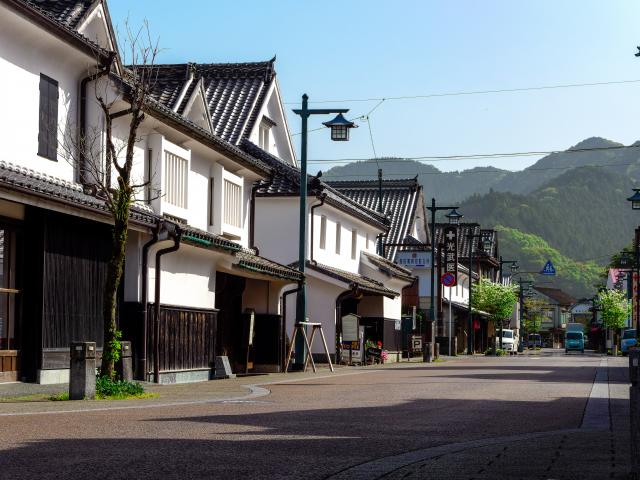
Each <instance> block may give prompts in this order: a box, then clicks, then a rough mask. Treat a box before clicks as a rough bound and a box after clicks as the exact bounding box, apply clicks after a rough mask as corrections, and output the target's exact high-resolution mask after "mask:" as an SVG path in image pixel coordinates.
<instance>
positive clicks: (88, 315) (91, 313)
mask: <svg viewBox="0 0 640 480" xmlns="http://www.w3.org/2000/svg"><path fill="white" fill-rule="evenodd" d="M110 250H111V229H110V227H109V226H108V225H104V224H100V223H96V222H88V221H86V220H82V219H79V218H76V217H71V216H58V215H53V214H50V215H48V216H47V221H46V222H45V236H44V267H43V269H44V272H43V276H44V286H43V305H42V306H43V314H42V321H43V330H42V334H43V335H42V346H43V348H45V349H47V348H64V349H68V348H69V345H70V343H71V342H72V341H93V342H96V343H97V346H98V347H99V348H101V347H102V304H103V300H104V286H105V282H106V276H107V264H108V262H109V255H110Z"/></svg>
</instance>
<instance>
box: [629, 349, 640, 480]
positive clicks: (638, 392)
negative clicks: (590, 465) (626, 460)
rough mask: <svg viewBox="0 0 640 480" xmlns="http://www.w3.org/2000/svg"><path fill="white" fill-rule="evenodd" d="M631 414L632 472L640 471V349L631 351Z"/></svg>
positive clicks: (635, 473)
mask: <svg viewBox="0 0 640 480" xmlns="http://www.w3.org/2000/svg"><path fill="white" fill-rule="evenodd" d="M629 381H630V383H631V386H630V387H629V416H630V423H631V425H630V427H631V472H632V476H631V478H633V479H638V474H639V473H640V350H630V351H629Z"/></svg>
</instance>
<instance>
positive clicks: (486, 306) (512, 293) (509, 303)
mask: <svg viewBox="0 0 640 480" xmlns="http://www.w3.org/2000/svg"><path fill="white" fill-rule="evenodd" d="M517 299H518V293H517V286H515V285H504V284H502V283H496V282H492V281H491V280H488V279H486V278H482V279H480V282H479V283H478V285H477V286H475V287H474V289H473V290H472V294H471V307H472V308H474V309H476V310H482V311H484V312H487V313H488V314H489V315H490V318H491V320H493V321H494V323H499V325H500V341H501V343H502V328H503V323H504V321H505V320H506V319H508V318H510V317H511V315H513V309H514V307H515V304H516V301H517Z"/></svg>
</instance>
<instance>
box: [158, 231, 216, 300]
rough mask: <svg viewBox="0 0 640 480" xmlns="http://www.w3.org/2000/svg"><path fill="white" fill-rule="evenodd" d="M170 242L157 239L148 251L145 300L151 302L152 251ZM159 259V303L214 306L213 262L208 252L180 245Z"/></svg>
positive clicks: (214, 269)
mask: <svg viewBox="0 0 640 480" xmlns="http://www.w3.org/2000/svg"><path fill="white" fill-rule="evenodd" d="M170 245H172V242H161V243H159V244H158V247H154V248H152V249H150V251H149V302H155V275H156V273H155V253H156V251H157V249H158V248H166V247H168V246H170ZM161 258H162V264H161V265H162V279H161V283H160V297H161V298H160V302H161V303H163V304H168V305H179V306H184V307H192V308H207V309H211V308H215V279H216V262H215V259H214V258H213V257H212V255H211V253H209V252H207V251H205V250H202V249H198V248H195V247H190V246H187V245H181V246H180V249H179V250H178V251H177V252H173V253H168V254H166V255H164V256H162V257H161Z"/></svg>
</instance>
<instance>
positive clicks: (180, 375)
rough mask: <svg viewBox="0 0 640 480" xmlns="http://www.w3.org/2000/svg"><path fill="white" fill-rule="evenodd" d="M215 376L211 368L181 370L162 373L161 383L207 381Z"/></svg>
mask: <svg viewBox="0 0 640 480" xmlns="http://www.w3.org/2000/svg"><path fill="white" fill-rule="evenodd" d="M212 378H213V371H212V370H211V369H208V368H207V369H205V370H185V371H180V372H166V373H160V383H163V384H170V383H194V382H207V381H209V380H211V379H212Z"/></svg>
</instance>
